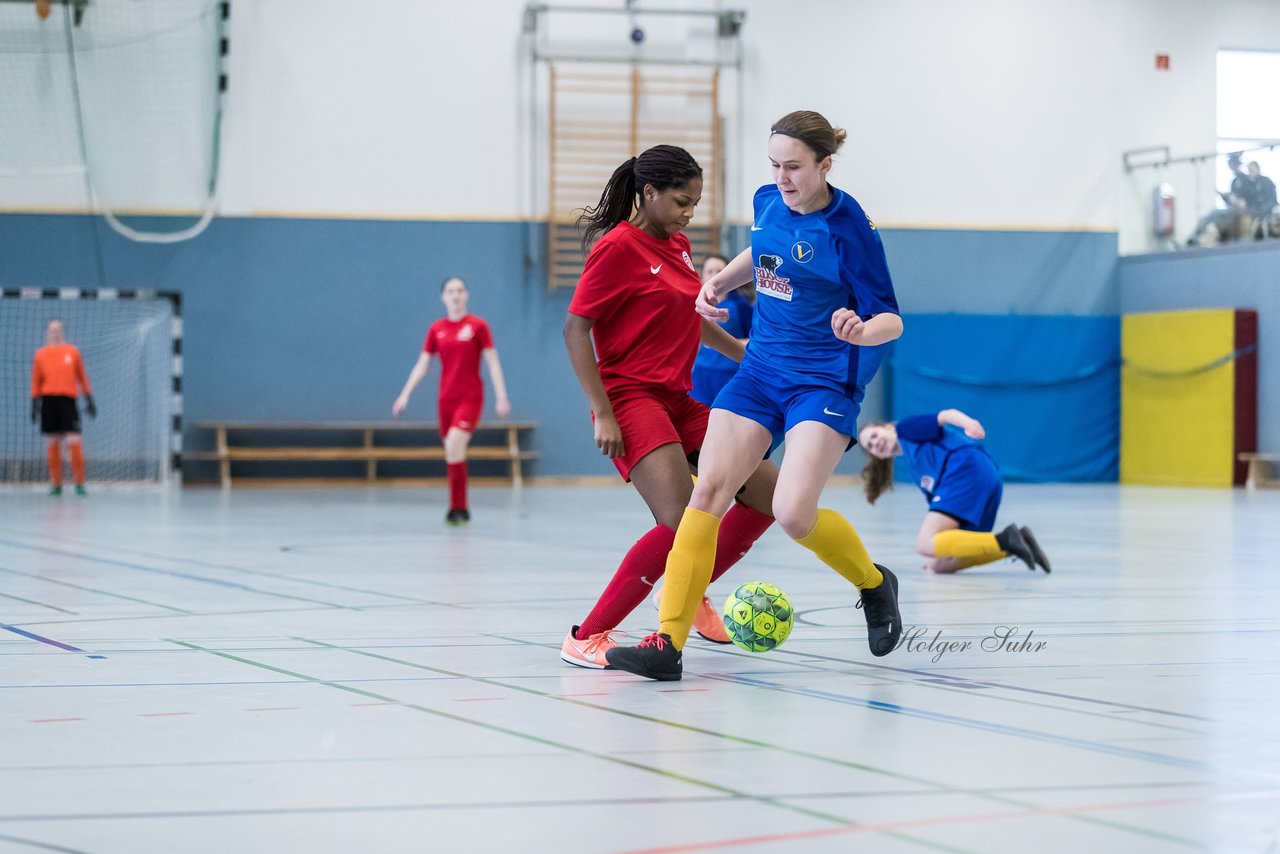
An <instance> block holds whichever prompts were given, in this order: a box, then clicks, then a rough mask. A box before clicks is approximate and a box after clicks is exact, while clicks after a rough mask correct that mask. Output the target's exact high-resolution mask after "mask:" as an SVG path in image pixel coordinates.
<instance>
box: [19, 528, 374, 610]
mask: <svg viewBox="0 0 1280 854" xmlns="http://www.w3.org/2000/svg"><path fill="white" fill-rule="evenodd" d="M0 546H10V547H12V548H16V549H26V550H28V551H34V552H42V553H44V554H51V555H59V556H61V557H69V558H73V559H75V560H78V561H84V562H85V563H97V564H105V565H107V566H116V567H120V568H121V569H129V570H133V571H134V572H147V573H151V574H153V575H167V576H169V577H170V578H179V579H182V580H184V581H194V582H196V583H199V584H213V585H216V586H218V587H226V588H228V589H231V590H240V591H243V592H245V593H256V594H258V595H260V596H274V597H276V598H278V599H290V600H293V601H295V602H309V603H310V604H312V605H328V606H329V607H330V608H344V609H347V608H353V606H350V605H339V604H338V603H336V602H326V601H324V600H322V599H311V598H308V597H306V596H294V595H292V594H289V593H277V592H275V591H273V590H262V589H259V588H257V587H251V586H250V585H248V584H241V583H240V582H237V581H226V580H224V579H221V578H211V577H209V576H207V575H195V574H194V573H190V572H178V571H177V570H172V569H158V568H156V567H151V566H142V565H140V564H136V563H128V562H126V561H122V560H112V559H111V558H105V557H97V556H94V555H86V554H80V553H77V552H73V551H68V550H66V549H55V548H50V547H48V546H32V545H26V544H25V543H16V542H14V541H13V540H5V539H0ZM354 610H359V608H358V607H355V608H354Z"/></svg>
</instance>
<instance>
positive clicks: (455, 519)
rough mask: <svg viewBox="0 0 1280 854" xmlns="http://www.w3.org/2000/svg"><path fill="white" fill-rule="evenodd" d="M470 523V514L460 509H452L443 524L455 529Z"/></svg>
mask: <svg viewBox="0 0 1280 854" xmlns="http://www.w3.org/2000/svg"><path fill="white" fill-rule="evenodd" d="M470 521H471V514H470V513H469V512H467V511H466V510H463V509H462V508H461V507H453V508H451V509H450V510H449V512H448V514H447V515H446V516H445V517H444V523H445V524H446V525H448V526H449V527H450V528H456V527H458V526H459V525H465V524H467V523H468V522H470Z"/></svg>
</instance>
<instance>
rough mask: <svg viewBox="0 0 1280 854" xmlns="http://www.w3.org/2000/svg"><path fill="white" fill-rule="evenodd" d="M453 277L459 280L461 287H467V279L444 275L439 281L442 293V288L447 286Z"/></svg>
mask: <svg viewBox="0 0 1280 854" xmlns="http://www.w3.org/2000/svg"><path fill="white" fill-rule="evenodd" d="M454 279H457V280H458V281H459V282H462V287H463V288H464V289H465V288H466V287H467V280H466V279H464V278H462V277H461V276H445V278H444V281H443V282H441V283H440V293H444V289H445V288H447V287H448V286H449V283H450V282H452V281H453V280H454Z"/></svg>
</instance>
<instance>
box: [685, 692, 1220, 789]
mask: <svg viewBox="0 0 1280 854" xmlns="http://www.w3.org/2000/svg"><path fill="white" fill-rule="evenodd" d="M700 675H701V676H702V677H703V678H704V679H715V680H717V681H720V682H731V683H734V684H738V685H751V686H754V687H758V688H768V689H769V690H771V691H780V692H782V693H785V694H796V695H799V696H801V697H810V698H813V699H817V700H830V701H832V702H835V703H841V704H844V705H849V706H862V707H863V708H867V709H875V710H877V711H884V712H892V713H894V714H897V715H905V716H907V717H913V718H920V719H922V720H927V721H933V722H934V723H944V724H955V725H957V726H963V727H969V728H971V729H980V730H983V731H985V732H991V733H995V734H996V735H1011V736H1016V737H1018V738H1026V739H1031V740H1032V741H1042V742H1049V743H1051V744H1058V745H1061V746H1063V747H1074V748H1077V749H1079V750H1091V751H1094V752H1097V753H1107V754H1110V755H1112V756H1119V757H1121V758H1123V759H1137V760H1139V761H1143V762H1154V763H1156V764H1159V765H1168V766H1170V767H1173V768H1182V769H1184V770H1188V771H1201V772H1207V771H1209V770H1211V769H1210V766H1209V765H1207V764H1206V763H1204V762H1201V761H1199V760H1197V759H1183V758H1181V757H1178V756H1167V755H1165V754H1163V753H1155V752H1154V751H1150V750H1137V749H1135V748H1131V747H1119V746H1117V745H1111V744H1107V743H1106V742H1102V741H1089V740H1087V739H1083V738H1075V737H1073V736H1069V735H1058V734H1057V733H1052V732H1043V731H1041V730H1034V729H1027V728H1025V727H1015V726H1009V725H1008V724H1000V723H995V722H993V721H984V720H981V719H979V718H969V717H963V716H961V715H952V714H948V713H946V712H935V711H932V710H930V709H921V708H916V707H914V706H904V705H901V704H899V703H887V702H885V701H883V700H871V699H867V698H865V697H855V696H852V695H849V694H838V693H836V692H834V691H818V690H815V689H812V688H798V687H794V686H791V685H783V684H782V683H780V682H770V681H768V680H765V679H756V678H753V677H750V676H734V675H733V674H730V673H702V674H700Z"/></svg>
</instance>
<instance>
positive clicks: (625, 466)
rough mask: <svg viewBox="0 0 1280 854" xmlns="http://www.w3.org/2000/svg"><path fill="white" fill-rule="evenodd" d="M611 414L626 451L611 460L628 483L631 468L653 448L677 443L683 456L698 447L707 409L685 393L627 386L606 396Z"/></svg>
mask: <svg viewBox="0 0 1280 854" xmlns="http://www.w3.org/2000/svg"><path fill="white" fill-rule="evenodd" d="M609 402H610V403H611V404H613V414H614V417H616V418H617V419H618V427H619V428H620V429H621V430H622V445H623V447H624V448H625V449H626V453H624V454H623V455H622V456H620V457H617V458H616V459H614V460H613V464H614V466H616V467H617V469H618V474H620V475H622V479H623V480H625V481H628V482H630V480H631V469H633V468H635V465H636V463H638V462H640V461H641V460H642V459H644V458H645V457H646V456H647V455H649V454H651V453H652V452H653V451H654V450H656V449H658V448H660V447H662V446H663V445H668V444H670V443H672V442H678V443H679V444H680V447H681V449H682V450H683V451H684V452H685V455H686V456H687V455H688V454H691V453H693V452H694V451H696V450H698V449H700V448H701V447H702V440H703V437H705V436H706V435H707V415H708V414H709V413H710V412H711V410H709V409H708V408H707V407H706V406H705V405H704V404H701V403H699V402H698V401H696V400H694V399H693V398H692V397H690V396H689V394H688V393H687V392H683V391H681V392H671V393H666V394H654V393H653V392H651V391H639V390H636V389H627V390H624V391H621V392H619V393H618V395H617V396H616V397H615V396H613V395H610V396H609Z"/></svg>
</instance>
